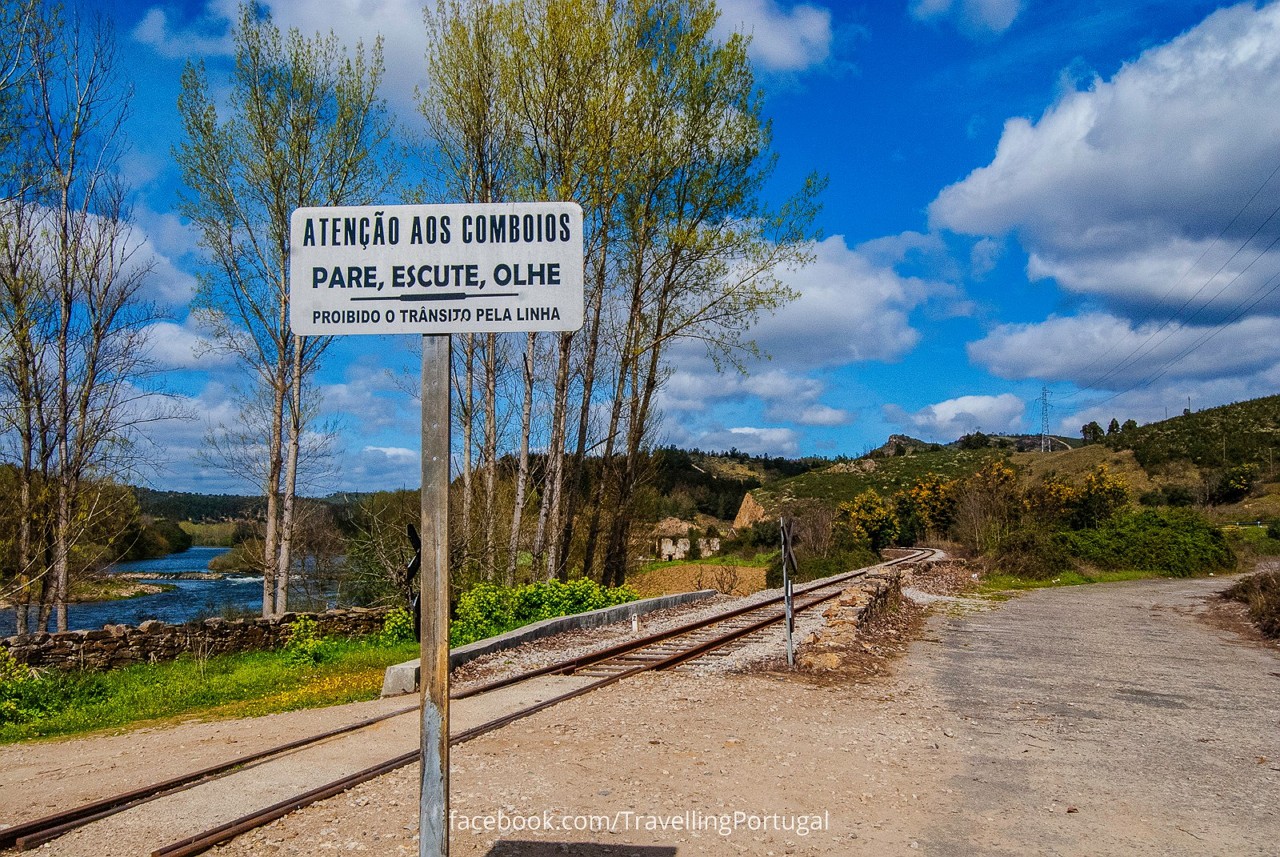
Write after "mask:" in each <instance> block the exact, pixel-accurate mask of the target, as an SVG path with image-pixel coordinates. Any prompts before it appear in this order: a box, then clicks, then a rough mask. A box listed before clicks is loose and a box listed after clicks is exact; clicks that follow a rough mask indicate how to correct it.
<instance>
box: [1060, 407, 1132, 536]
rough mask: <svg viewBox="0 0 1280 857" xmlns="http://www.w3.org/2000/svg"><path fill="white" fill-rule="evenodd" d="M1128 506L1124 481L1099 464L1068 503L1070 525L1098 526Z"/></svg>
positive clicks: (1077, 526) (1127, 490)
mask: <svg viewBox="0 0 1280 857" xmlns="http://www.w3.org/2000/svg"><path fill="white" fill-rule="evenodd" d="M1113 422H1114V421H1113ZM1128 504H1129V489H1128V486H1127V485H1126V484H1125V481H1124V480H1123V479H1122V478H1120V477H1119V476H1116V475H1114V474H1112V473H1111V471H1110V469H1109V468H1108V467H1107V466H1106V465H1105V464H1099V465H1098V466H1097V467H1096V468H1094V470H1093V471H1092V472H1090V473H1088V474H1086V475H1085V477H1084V485H1083V486H1082V487H1081V488H1080V490H1079V491H1077V492H1075V496H1074V498H1072V500H1071V503H1070V516H1071V525H1072V526H1073V527H1075V528H1076V529H1084V528H1088V527H1097V526H1099V525H1101V524H1103V523H1104V522H1106V521H1109V520H1111V519H1112V518H1113V517H1114V516H1115V515H1116V514H1117V513H1118V512H1119V511H1120V510H1121V509H1123V508H1124V507H1125V506H1127V505H1128Z"/></svg>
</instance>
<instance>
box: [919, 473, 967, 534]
mask: <svg viewBox="0 0 1280 857" xmlns="http://www.w3.org/2000/svg"><path fill="white" fill-rule="evenodd" d="M908 494H909V495H910V497H911V505H912V507H913V509H914V511H915V514H916V515H917V517H918V518H919V521H920V526H921V527H922V528H923V532H922V533H921V535H922V536H923V537H924V538H926V539H936V538H941V537H942V536H943V535H944V534H945V533H946V532H947V531H948V530H949V529H951V526H952V524H954V523H955V519H956V483H955V482H954V481H950V480H947V479H944V478H943V477H941V476H939V475H938V474H936V473H927V474H925V475H924V476H923V477H921V478H920V479H919V480H917V481H916V483H915V484H914V485H912V486H911V488H910V489H908Z"/></svg>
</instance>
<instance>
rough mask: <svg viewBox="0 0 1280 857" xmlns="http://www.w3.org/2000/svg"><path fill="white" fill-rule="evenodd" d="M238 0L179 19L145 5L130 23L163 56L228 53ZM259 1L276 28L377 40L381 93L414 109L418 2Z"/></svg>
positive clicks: (422, 36) (217, 1)
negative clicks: (380, 49) (382, 64)
mask: <svg viewBox="0 0 1280 857" xmlns="http://www.w3.org/2000/svg"><path fill="white" fill-rule="evenodd" d="M239 5H240V4H239V0H209V2H208V3H207V5H206V6H205V9H204V12H203V14H201V15H200V16H199V17H197V18H196V19H195V20H193V21H191V22H188V23H182V22H177V21H174V20H172V19H171V18H170V17H169V13H168V12H166V11H165V10H163V9H161V8H160V7H153V8H152V9H149V10H148V11H147V13H146V14H145V15H144V16H143V18H142V21H141V22H140V23H139V24H138V25H137V26H136V27H135V28H134V30H133V36H134V38H135V39H137V40H138V41H140V42H142V43H144V44H148V45H151V46H152V47H153V48H154V49H155V50H156V51H157V52H158V53H160V54H161V55H162V56H166V57H187V56H197V55H218V54H223V55H229V54H230V53H231V51H232V40H231V34H232V22H234V21H235V20H236V18H237V17H238V16H239V11H238V9H239ZM262 5H264V6H266V7H267V8H268V9H269V10H270V12H271V17H272V20H273V21H274V22H275V24H276V26H277V27H279V28H280V30H281V31H282V32H287V31H288V30H289V29H291V28H296V29H297V30H298V31H299V32H301V33H302V34H303V35H304V36H306V37H308V38H310V37H313V36H314V35H315V34H316V33H322V34H325V35H327V34H328V33H329V32H331V31H332V32H333V33H335V34H337V36H338V38H339V39H341V40H342V43H343V44H344V45H346V46H347V47H348V49H353V48H354V47H355V44H356V42H358V41H361V42H363V43H364V47H365V50H366V51H368V50H371V49H372V48H373V45H374V41H375V40H376V39H377V38H378V36H381V37H382V40H383V52H384V57H385V61H386V78H385V86H384V90H383V94H384V95H385V96H386V98H387V100H388V101H390V102H391V104H392V105H393V109H394V110H396V111H398V112H400V113H403V114H406V115H410V114H413V113H416V110H417V108H416V105H415V101H414V94H413V92H414V87H415V86H417V85H419V84H421V83H423V82H424V81H425V80H426V73H425V72H426V60H425V55H426V47H427V34H426V28H425V26H424V25H423V21H422V3H421V2H417V0H266V2H263V3H262Z"/></svg>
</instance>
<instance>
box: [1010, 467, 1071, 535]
mask: <svg viewBox="0 0 1280 857" xmlns="http://www.w3.org/2000/svg"><path fill="white" fill-rule="evenodd" d="M1079 499H1080V491H1079V490H1078V489H1077V488H1074V487H1072V486H1071V485H1070V484H1069V483H1068V482H1067V481H1066V480H1065V479H1063V478H1062V477H1060V476H1058V475H1057V474H1054V473H1050V474H1048V475H1046V476H1045V478H1044V479H1043V480H1042V481H1041V482H1040V483H1039V484H1036V485H1033V486H1031V487H1030V488H1028V489H1027V491H1026V493H1025V495H1024V498H1023V504H1024V505H1025V506H1026V509H1027V512H1028V513H1029V514H1030V516H1031V517H1032V518H1034V519H1036V520H1038V521H1040V522H1042V523H1046V524H1054V523H1061V522H1063V521H1065V520H1066V519H1067V518H1068V517H1069V516H1070V514H1071V511H1072V509H1073V508H1074V507H1075V505H1076V504H1077V503H1078V502H1079Z"/></svg>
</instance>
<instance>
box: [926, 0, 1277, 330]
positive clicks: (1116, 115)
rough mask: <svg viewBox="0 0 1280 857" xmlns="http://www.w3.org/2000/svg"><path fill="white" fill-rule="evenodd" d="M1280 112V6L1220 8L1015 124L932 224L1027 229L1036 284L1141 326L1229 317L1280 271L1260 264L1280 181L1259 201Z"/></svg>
mask: <svg viewBox="0 0 1280 857" xmlns="http://www.w3.org/2000/svg"><path fill="white" fill-rule="evenodd" d="M1276 104H1280V4H1272V5H1270V6H1267V7H1264V8H1262V9H1256V8H1254V7H1253V6H1252V5H1251V4H1242V5H1240V6H1236V7H1233V8H1229V9H1224V10H1221V11H1218V12H1216V13H1214V14H1213V15H1211V16H1209V17H1208V18H1207V19H1206V20H1205V21H1204V22H1202V23H1201V24H1200V25H1199V26H1197V27H1195V28H1194V29H1192V30H1191V31H1189V32H1188V33H1186V34H1184V35H1182V36H1180V37H1178V38H1176V39H1174V40H1173V41H1171V42H1169V43H1168V44H1165V45H1162V46H1160V47H1156V48H1153V49H1151V50H1149V51H1147V52H1146V53H1144V54H1142V55H1141V56H1140V57H1139V58H1138V59H1136V60H1135V61H1133V62H1131V63H1129V64H1127V65H1125V66H1124V67H1123V68H1122V69H1121V70H1120V71H1119V72H1117V73H1116V74H1115V76H1114V77H1113V78H1111V79H1110V80H1106V81H1103V80H1095V81H1094V82H1093V84H1092V86H1091V87H1090V88H1089V89H1087V90H1085V91H1077V90H1075V89H1074V88H1070V89H1069V91H1068V92H1066V93H1065V94H1064V95H1063V96H1062V97H1061V98H1060V99H1059V100H1058V101H1057V102H1056V103H1055V104H1054V105H1053V106H1051V107H1050V108H1049V109H1048V110H1047V111H1046V112H1045V113H1044V115H1043V116H1041V117H1040V118H1039V119H1038V120H1036V121H1034V122H1033V121H1029V120H1027V119H1023V118H1013V119H1010V120H1008V121H1007V122H1006V123H1005V127H1004V132H1003V134H1002V136H1001V139H1000V142H999V145H998V147H997V150H996V154H995V157H994V159H993V160H992V162H991V163H990V164H989V165H987V166H985V167H982V168H980V169H977V170H975V171H974V172H973V173H971V174H970V175H969V176H968V177H967V178H965V179H964V180H962V181H960V182H958V183H956V184H954V185H952V186H950V187H948V188H946V189H944V190H943V191H942V192H941V193H940V194H939V195H938V197H937V199H936V200H934V202H933V204H932V205H931V206H930V210H929V213H930V220H931V223H932V224H933V225H934V226H937V227H944V228H947V229H950V230H953V231H956V232H961V233H966V234H971V235H983V236H999V235H1005V234H1009V233H1014V234H1016V235H1017V237H1018V239H1019V240H1020V241H1021V242H1022V244H1023V245H1024V247H1025V248H1026V250H1027V252H1028V254H1029V257H1030V262H1029V264H1028V274H1029V275H1030V276H1031V277H1032V278H1043V277H1052V278H1053V279H1054V280H1056V281H1057V282H1058V283H1059V284H1060V285H1061V286H1063V287H1064V288H1066V289H1068V290H1071V291H1074V292H1077V293H1080V294H1085V295H1090V296H1093V297H1094V298H1096V299H1098V300H1101V301H1102V302H1104V303H1106V304H1108V305H1110V306H1113V307H1116V308H1121V309H1126V310H1128V311H1130V312H1133V313H1134V314H1136V312H1137V310H1138V309H1139V308H1140V309H1142V310H1143V311H1147V312H1149V311H1153V310H1154V311H1155V312H1156V313H1157V314H1165V315H1172V314H1178V311H1179V309H1180V308H1181V307H1182V305H1183V304H1184V303H1185V302H1187V301H1190V302H1191V303H1190V305H1189V306H1188V307H1187V309H1185V310H1184V311H1183V312H1182V313H1181V317H1182V318H1183V319H1184V320H1185V319H1186V318H1187V317H1188V316H1187V314H1188V313H1190V312H1191V311H1193V310H1194V309H1195V308H1198V307H1200V306H1202V305H1207V307H1206V308H1205V310H1204V311H1203V316H1204V317H1206V318H1211V317H1214V316H1218V317H1221V316H1222V315H1224V314H1225V313H1227V312H1229V311H1230V310H1231V309H1233V308H1236V307H1239V306H1241V305H1242V304H1244V303H1245V302H1246V301H1249V300H1251V299H1252V296H1255V295H1258V294H1260V293H1261V292H1260V291H1259V290H1260V289H1263V288H1264V287H1265V282H1266V280H1267V278H1268V277H1269V276H1270V275H1271V274H1273V273H1275V272H1276V271H1277V269H1278V268H1280V250H1276V249H1274V248H1273V249H1271V250H1270V252H1269V253H1268V254H1266V255H1261V256H1260V254H1262V252H1263V249H1264V248H1265V247H1266V246H1267V245H1268V244H1269V243H1270V242H1272V241H1274V240H1276V239H1277V238H1280V218H1273V219H1271V220H1270V222H1266V219H1267V217H1268V215H1270V214H1271V213H1272V212H1273V210H1274V202H1275V199H1276V187H1277V184H1280V178H1276V179H1273V180H1272V182H1271V183H1270V184H1269V185H1267V186H1266V187H1265V188H1263V190H1262V192H1261V193H1259V194H1258V196H1257V198H1256V199H1254V200H1253V203H1252V204H1251V205H1249V204H1248V203H1249V200H1250V197H1251V196H1252V195H1253V194H1254V193H1255V192H1257V191H1258V190H1259V188H1260V186H1261V185H1262V183H1263V181H1264V180H1265V179H1266V177H1267V176H1268V175H1269V174H1270V173H1271V171H1272V170H1273V169H1274V168H1275V165H1276V164H1277V163H1278V162H1280V110H1276V107H1275V105H1276ZM1242 209H1243V210H1242ZM1237 215H1239V216H1238V217H1237ZM1255 230H1258V234H1257V237H1256V238H1254V239H1253V240H1252V243H1249V244H1248V245H1247V247H1244V249H1243V250H1240V252H1239V253H1238V254H1237V250H1239V248H1241V247H1242V246H1243V245H1245V243H1246V241H1248V239H1249V238H1250V236H1251V235H1252V234H1253V233H1254V231H1255ZM1219 233H1223V236H1222V241H1221V242H1219V243H1217V244H1215V243H1214V242H1215V239H1216V238H1217V237H1218V235H1219ZM1233 254H1236V255H1233ZM1255 259H1256V260H1257V261H1253V260H1255ZM1197 291H1199V292H1200V293H1199V294H1198V295H1197V294H1196V293H1197ZM1166 293H1169V297H1168V298H1167V299H1164V298H1165V295H1166ZM1162 300H1163V305H1162V306H1161V307H1160V308H1158V309H1156V308H1155V305H1156V304H1158V303H1160V302H1161V301H1162ZM1278 304H1280V301H1277V299H1275V298H1274V297H1273V298H1272V299H1270V300H1264V301H1263V302H1262V303H1261V304H1259V305H1258V307H1257V311H1258V312H1271V311H1274V310H1275V309H1276V308H1277V305H1278Z"/></svg>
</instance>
